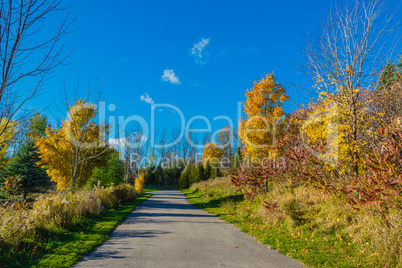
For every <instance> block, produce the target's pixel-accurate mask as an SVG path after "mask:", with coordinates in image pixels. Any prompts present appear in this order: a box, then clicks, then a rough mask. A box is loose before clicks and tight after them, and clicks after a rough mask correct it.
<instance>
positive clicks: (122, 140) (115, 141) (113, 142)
mask: <svg viewBox="0 0 402 268" xmlns="http://www.w3.org/2000/svg"><path fill="white" fill-rule="evenodd" d="M126 142H127V140H126V138H119V139H113V138H110V139H109V145H110V146H112V147H115V148H120V147H124V146H125V144H126Z"/></svg>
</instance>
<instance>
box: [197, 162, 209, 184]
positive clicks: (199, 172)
mask: <svg viewBox="0 0 402 268" xmlns="http://www.w3.org/2000/svg"><path fill="white" fill-rule="evenodd" d="M207 179H208V178H207V177H206V176H205V170H204V166H203V165H202V164H198V165H197V178H196V181H197V182H200V181H205V180H207Z"/></svg>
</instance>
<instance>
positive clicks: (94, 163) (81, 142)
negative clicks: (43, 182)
mask: <svg viewBox="0 0 402 268" xmlns="http://www.w3.org/2000/svg"><path fill="white" fill-rule="evenodd" d="M96 112H97V110H96V108H95V106H94V105H93V104H91V103H86V102H85V101H84V100H79V101H76V102H75V103H74V106H70V109H69V111H68V118H67V119H66V120H64V121H62V123H61V127H60V128H59V129H50V128H47V129H46V133H45V136H44V137H42V138H40V139H39V140H38V142H37V145H38V148H39V151H40V153H41V154H42V161H43V162H44V163H46V165H47V167H49V169H48V170H47V173H48V175H49V176H50V177H51V179H52V181H55V182H57V188H58V189H59V190H65V189H68V188H71V190H73V191H74V190H75V189H76V188H80V187H82V186H84V185H85V184H86V183H87V181H88V179H89V178H90V176H91V174H92V170H93V168H94V167H99V166H105V165H106V163H107V160H108V156H109V155H110V153H111V151H112V150H111V148H110V147H109V145H108V144H107V143H106V142H105V140H104V139H103V137H105V134H106V132H107V128H106V126H102V125H97V124H95V122H94V121H93V120H94V118H95V116H96Z"/></svg>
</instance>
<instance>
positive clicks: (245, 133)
mask: <svg viewBox="0 0 402 268" xmlns="http://www.w3.org/2000/svg"><path fill="white" fill-rule="evenodd" d="M246 98H247V100H246V103H245V104H244V110H243V112H244V113H245V114H246V118H243V119H242V121H241V122H240V127H239V134H240V137H241V139H242V141H243V143H244V144H245V152H246V154H248V155H249V157H250V158H258V159H263V158H268V157H273V156H274V155H275V151H274V144H275V140H276V136H277V135H278V133H280V122H281V120H282V118H283V116H284V115H285V113H284V111H283V108H282V104H283V103H284V102H285V101H286V100H288V96H287V95H286V92H285V89H284V87H283V86H282V85H280V84H279V83H278V82H277V81H276V78H275V76H274V75H273V74H268V75H266V77H265V78H263V79H262V80H261V81H259V82H257V81H256V82H254V86H253V88H252V89H248V90H247V91H246Z"/></svg>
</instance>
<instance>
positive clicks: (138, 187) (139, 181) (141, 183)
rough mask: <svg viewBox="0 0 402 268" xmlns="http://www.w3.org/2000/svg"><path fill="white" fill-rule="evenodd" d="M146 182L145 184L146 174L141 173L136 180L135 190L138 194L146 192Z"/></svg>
mask: <svg viewBox="0 0 402 268" xmlns="http://www.w3.org/2000/svg"><path fill="white" fill-rule="evenodd" d="M144 182H145V176H144V173H140V174H139V175H138V177H137V178H135V190H136V191H137V193H140V194H142V192H143V191H144Z"/></svg>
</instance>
